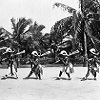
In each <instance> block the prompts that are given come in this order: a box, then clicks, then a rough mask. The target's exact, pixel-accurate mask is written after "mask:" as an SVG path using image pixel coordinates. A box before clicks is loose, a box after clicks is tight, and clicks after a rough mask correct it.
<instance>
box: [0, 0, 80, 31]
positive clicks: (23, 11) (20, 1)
mask: <svg viewBox="0 0 100 100" xmlns="http://www.w3.org/2000/svg"><path fill="white" fill-rule="evenodd" d="M78 1H79V0H0V26H2V27H4V28H5V29H7V30H8V31H10V32H12V30H11V28H12V25H11V21H10V19H11V18H12V17H14V18H20V17H26V19H28V18H31V19H32V20H33V22H34V21H37V23H38V24H43V25H45V26H46V28H45V29H44V30H43V32H44V33H46V32H47V33H49V32H50V29H51V27H52V26H53V25H54V23H55V22H56V21H58V20H60V19H62V18H65V17H67V16H69V13H67V12H63V11H62V10H61V9H60V8H57V7H55V8H54V9H53V4H54V3H55V2H59V3H63V4H66V5H69V6H71V7H74V8H76V9H78V6H79V5H78Z"/></svg>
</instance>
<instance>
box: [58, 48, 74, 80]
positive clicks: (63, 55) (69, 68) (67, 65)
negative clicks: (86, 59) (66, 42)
mask: <svg viewBox="0 0 100 100" xmlns="http://www.w3.org/2000/svg"><path fill="white" fill-rule="evenodd" d="M68 56H69V55H68V54H67V52H66V51H64V50H63V51H61V52H60V55H59V58H60V60H61V61H62V62H63V68H62V70H60V73H59V77H57V79H60V78H61V75H62V73H63V72H65V73H66V74H67V76H68V79H69V80H71V76H70V73H73V72H74V70H73V64H72V63H71V61H70V59H69V58H68Z"/></svg>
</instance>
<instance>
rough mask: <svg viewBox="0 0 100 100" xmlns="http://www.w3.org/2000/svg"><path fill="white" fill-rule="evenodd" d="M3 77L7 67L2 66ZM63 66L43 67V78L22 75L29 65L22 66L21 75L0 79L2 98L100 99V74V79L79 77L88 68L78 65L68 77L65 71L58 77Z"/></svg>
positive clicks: (18, 99)
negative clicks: (27, 77)
mask: <svg viewBox="0 0 100 100" xmlns="http://www.w3.org/2000/svg"><path fill="white" fill-rule="evenodd" d="M0 70H1V71H0V78H1V77H2V76H3V75H5V74H6V73H7V69H0ZM59 70H60V67H49V66H48V67H44V75H43V76H42V80H36V79H34V75H33V78H31V79H26V80H25V79H23V78H24V77H26V76H27V75H28V73H29V71H30V68H19V69H18V73H17V74H18V77H19V78H18V79H17V80H16V79H6V80H0V100H100V74H98V76H97V80H96V81H95V80H92V75H90V77H89V80H86V81H80V80H81V78H82V77H83V76H84V75H85V74H86V71H87V68H82V67H75V68H74V71H75V72H74V73H73V74H72V75H71V77H72V80H67V75H66V74H63V75H62V79H61V80H56V77H57V76H58V74H59Z"/></svg>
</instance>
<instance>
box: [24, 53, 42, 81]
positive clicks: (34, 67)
mask: <svg viewBox="0 0 100 100" xmlns="http://www.w3.org/2000/svg"><path fill="white" fill-rule="evenodd" d="M30 63H31V71H30V73H29V74H28V76H27V77H25V78H24V79H28V78H29V77H30V76H31V75H32V74H33V73H34V74H35V76H36V78H37V79H39V80H41V74H43V69H42V66H41V65H40V64H39V55H38V53H37V51H33V52H32V53H31V58H30Z"/></svg>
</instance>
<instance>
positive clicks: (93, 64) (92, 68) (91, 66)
mask: <svg viewBox="0 0 100 100" xmlns="http://www.w3.org/2000/svg"><path fill="white" fill-rule="evenodd" d="M90 52H91V53H90V55H89V57H90V58H89V60H88V70H87V73H86V75H85V77H83V79H82V80H81V81H83V80H87V78H88V77H89V75H90V73H91V74H92V75H93V77H94V80H96V76H97V72H98V73H99V63H100V61H99V60H98V57H97V56H98V55H99V52H97V53H96V50H95V49H94V48H92V49H90Z"/></svg>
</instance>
